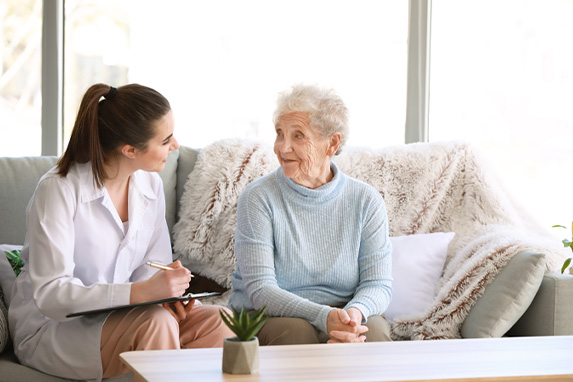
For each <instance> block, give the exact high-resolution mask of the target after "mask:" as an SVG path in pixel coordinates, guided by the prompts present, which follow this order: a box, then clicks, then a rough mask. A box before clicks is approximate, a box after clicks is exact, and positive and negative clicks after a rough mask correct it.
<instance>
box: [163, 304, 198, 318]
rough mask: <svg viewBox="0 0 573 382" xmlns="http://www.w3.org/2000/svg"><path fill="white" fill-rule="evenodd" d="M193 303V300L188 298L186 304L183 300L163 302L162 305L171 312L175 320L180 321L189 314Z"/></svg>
mask: <svg viewBox="0 0 573 382" xmlns="http://www.w3.org/2000/svg"><path fill="white" fill-rule="evenodd" d="M194 305H195V300H189V301H188V302H187V304H185V303H184V302H183V301H177V302H174V303H172V304H163V307H164V308H165V309H167V311H169V313H171V315H172V316H173V317H174V318H175V320H176V321H177V322H181V321H183V320H184V319H186V318H187V317H188V316H189V313H190V312H191V309H193V306H194Z"/></svg>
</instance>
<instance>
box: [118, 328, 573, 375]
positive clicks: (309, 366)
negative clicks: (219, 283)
mask: <svg viewBox="0 0 573 382" xmlns="http://www.w3.org/2000/svg"><path fill="white" fill-rule="evenodd" d="M120 357H121V359H122V360H123V362H125V363H126V364H127V366H128V367H129V368H130V369H131V370H132V371H133V372H134V373H135V374H137V375H139V376H140V377H142V378H143V379H145V380H146V381H148V382H177V381H191V380H193V381H280V382H284V381H297V382H298V381H313V382H315V381H422V380H424V381H426V380H450V381H452V380H453V381H461V380H476V379H482V378H484V379H486V378H487V380H488V381H489V380H492V381H504V382H505V381H520V382H523V381H537V380H542V381H558V380H559V381H561V380H573V336H552V337H514V338H487V339H461V340H433V341H397V342H378V343H374V342H372V343H362V344H337V345H328V344H320V345H285V346H264V347H261V348H260V361H261V366H260V370H259V372H258V373H255V374H250V375H231V374H226V373H223V372H222V371H221V362H222V349H221V348H216V349H186V350H155V351H133V352H126V353H122V354H121V355H120Z"/></svg>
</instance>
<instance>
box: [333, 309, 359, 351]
mask: <svg viewBox="0 0 573 382" xmlns="http://www.w3.org/2000/svg"><path fill="white" fill-rule="evenodd" d="M361 322H362V313H361V312H360V311H359V310H358V309H356V308H349V309H348V311H346V310H344V309H333V310H331V311H330V313H329V314H328V318H327V320H326V328H327V330H328V335H329V336H330V339H329V340H328V343H343V342H364V341H365V340H366V337H365V336H364V335H363V334H364V333H366V332H367V331H368V327H366V326H364V325H362V324H361Z"/></svg>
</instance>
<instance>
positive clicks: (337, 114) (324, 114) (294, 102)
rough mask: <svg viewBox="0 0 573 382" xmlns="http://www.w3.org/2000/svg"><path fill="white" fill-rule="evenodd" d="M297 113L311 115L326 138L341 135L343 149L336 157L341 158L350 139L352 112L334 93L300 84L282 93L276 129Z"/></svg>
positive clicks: (275, 116) (278, 105) (274, 114)
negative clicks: (349, 129) (282, 118)
mask: <svg viewBox="0 0 573 382" xmlns="http://www.w3.org/2000/svg"><path fill="white" fill-rule="evenodd" d="M294 112H307V113H308V114H309V123H310V126H313V127H316V128H318V130H319V131H320V134H321V135H322V137H324V138H328V137H329V136H330V135H331V134H333V133H340V145H339V146H338V150H337V151H336V153H335V155H338V154H340V152H341V151H342V146H344V144H345V143H346V141H347V139H348V109H347V108H346V105H345V104H344V102H343V101H342V98H340V96H339V95H338V94H336V92H335V91H334V90H333V89H327V88H322V87H319V86H318V85H305V84H297V85H294V86H293V87H292V88H291V89H288V90H285V91H283V92H281V93H279V96H278V99H277V108H276V110H275V112H274V113H273V123H274V125H275V126H276V124H277V123H278V121H279V119H280V117H281V116H283V115H286V114H290V113H294Z"/></svg>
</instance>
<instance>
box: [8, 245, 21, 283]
mask: <svg viewBox="0 0 573 382" xmlns="http://www.w3.org/2000/svg"><path fill="white" fill-rule="evenodd" d="M20 252H22V251H21V250H19V249H15V250H13V251H10V252H8V251H4V253H5V254H6V257H7V258H8V262H9V263H10V266H12V270H13V271H14V273H15V274H16V276H18V275H19V274H20V271H21V270H22V267H23V266H24V263H23V262H22V259H20Z"/></svg>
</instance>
